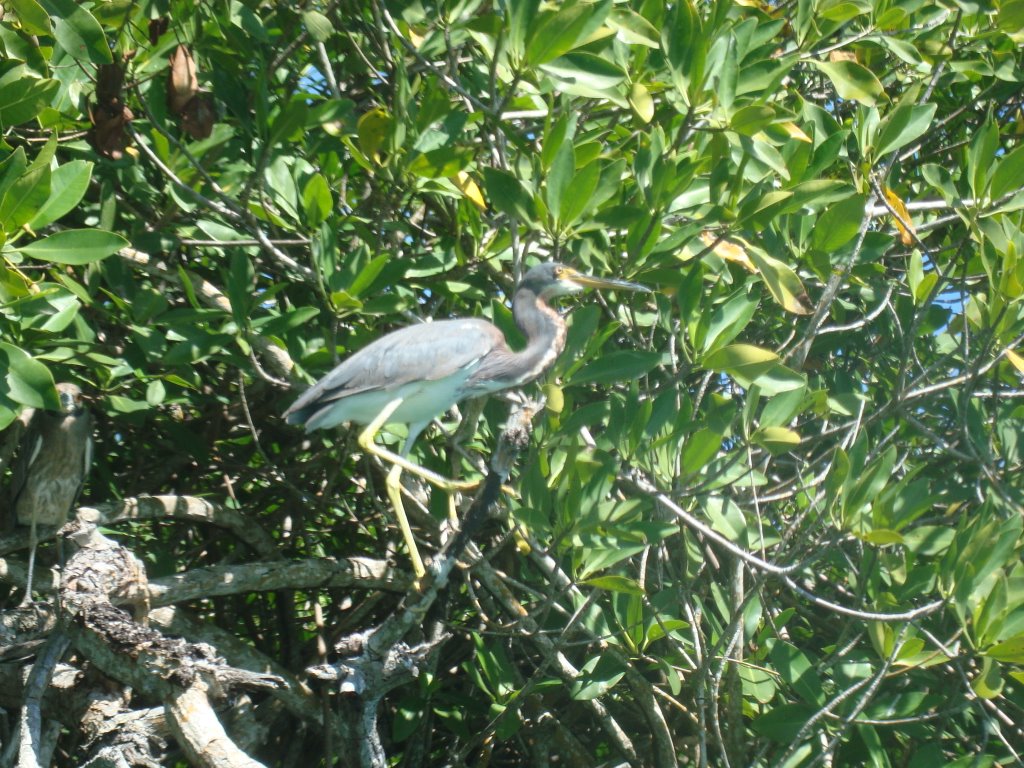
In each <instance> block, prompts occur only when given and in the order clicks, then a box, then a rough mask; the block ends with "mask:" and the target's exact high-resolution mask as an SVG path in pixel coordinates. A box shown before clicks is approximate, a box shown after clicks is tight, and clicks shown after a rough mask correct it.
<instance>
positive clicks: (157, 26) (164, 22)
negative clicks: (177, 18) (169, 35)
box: [149, 16, 171, 45]
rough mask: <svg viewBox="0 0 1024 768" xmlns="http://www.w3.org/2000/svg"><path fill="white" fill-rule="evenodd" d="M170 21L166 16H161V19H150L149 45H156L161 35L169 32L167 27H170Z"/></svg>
mask: <svg viewBox="0 0 1024 768" xmlns="http://www.w3.org/2000/svg"><path fill="white" fill-rule="evenodd" d="M170 21H171V20H170V19H169V18H167V17H166V16H161V17H160V18H159V19H150V21H149V44H150V45H156V44H157V43H158V42H159V41H160V35H162V34H163V33H164V32H166V31H167V27H168V26H169V25H170Z"/></svg>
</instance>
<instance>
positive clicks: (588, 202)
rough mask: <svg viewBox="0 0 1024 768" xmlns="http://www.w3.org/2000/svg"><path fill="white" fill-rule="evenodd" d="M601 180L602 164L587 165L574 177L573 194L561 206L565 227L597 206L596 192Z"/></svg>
mask: <svg viewBox="0 0 1024 768" xmlns="http://www.w3.org/2000/svg"><path fill="white" fill-rule="evenodd" d="M600 180H601V163H600V162H598V161H596V160H595V161H594V162H591V163H587V165H585V166H583V167H582V168H581V169H580V170H579V172H578V173H577V174H576V175H575V176H574V177H573V180H572V187H571V191H572V194H569V195H564V196H563V199H562V204H561V219H562V224H563V225H564V226H570V225H572V224H573V223H575V221H576V220H577V219H578V218H579V217H580V216H581V215H582V214H583V213H584V212H585V211H589V210H591V209H592V208H593V207H594V205H595V199H594V192H595V190H596V189H597V184H598V182H599V181H600Z"/></svg>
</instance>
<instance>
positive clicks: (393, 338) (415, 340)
mask: <svg viewBox="0 0 1024 768" xmlns="http://www.w3.org/2000/svg"><path fill="white" fill-rule="evenodd" d="M504 343H505V337H504V336H503V335H502V333H501V331H499V330H498V329H497V328H495V327H494V326H493V325H491V324H490V323H488V322H487V321H486V320H480V319H476V318H467V319H463V320H438V321H436V322H433V323H421V324H419V325H412V326H409V327H408V328H401V329H399V330H397V331H393V332H392V333H389V334H387V335H386V336H383V337H382V338H380V339H377V340H376V341H375V342H373V343H372V344H369V345H368V346H366V347H363V348H362V349H361V350H359V351H358V352H356V353H355V354H353V355H352V356H351V357H348V358H346V359H345V360H343V361H342V362H341V363H340V364H339V365H338V366H337V367H336V368H335V369H334V370H333V371H331V372H330V373H328V374H327V375H326V376H325V377H324V378H322V379H321V380H320V381H318V382H317V383H316V384H314V385H313V386H312V387H311V388H310V389H309V390H308V391H307V392H306V393H305V394H304V395H303V396H302V397H300V398H299V399H298V400H296V401H295V404H294V405H292V407H291V408H289V409H288V410H287V411H286V412H285V417H286V418H287V419H288V421H289V422H291V423H293V424H294V423H298V422H301V421H305V420H306V418H307V417H308V416H309V415H310V414H311V413H312V412H315V411H318V410H320V409H321V408H323V406H324V405H326V404H327V403H330V402H333V401H335V400H339V399H341V398H343V397H348V396H350V395H355V394H359V393H360V392H368V391H372V390H381V389H385V390H387V389H397V388H398V387H401V386H403V385H404V384H408V383H410V382H414V381H436V380H438V379H443V378H445V377H447V376H451V375H452V374H454V373H456V372H458V371H460V370H462V369H464V368H466V367H467V366H470V365H472V364H473V363H475V362H476V361H477V360H479V359H481V358H482V357H483V356H484V355H486V354H487V353H488V352H490V351H491V350H492V349H494V348H495V347H496V346H499V345H503V344H504Z"/></svg>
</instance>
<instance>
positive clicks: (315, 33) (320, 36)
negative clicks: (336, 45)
mask: <svg viewBox="0 0 1024 768" xmlns="http://www.w3.org/2000/svg"><path fill="white" fill-rule="evenodd" d="M302 23H303V24H305V25H306V29H308V30H309V34H310V36H311V37H312V38H313V39H314V40H316V41H317V42H318V43H323V42H326V41H327V40H330V38H331V35H333V34H334V25H333V24H332V23H331V20H330V19H328V18H327V17H326V16H324V15H323V14H322V13H320V11H315V10H309V11H303V12H302Z"/></svg>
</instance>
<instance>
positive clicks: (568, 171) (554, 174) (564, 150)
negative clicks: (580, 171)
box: [544, 141, 576, 228]
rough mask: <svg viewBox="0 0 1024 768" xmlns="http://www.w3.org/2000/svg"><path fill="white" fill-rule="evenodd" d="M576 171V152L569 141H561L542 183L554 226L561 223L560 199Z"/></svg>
mask: <svg viewBox="0 0 1024 768" xmlns="http://www.w3.org/2000/svg"><path fill="white" fill-rule="evenodd" d="M575 173H576V154H575V152H574V150H573V145H572V142H571V141H563V142H562V146H560V147H559V148H558V151H557V152H556V153H555V157H554V161H553V162H552V163H551V168H550V169H549V170H548V177H547V183H546V184H545V185H544V199H545V201H546V202H547V204H548V211H549V212H550V213H551V217H552V218H553V219H554V221H555V226H556V228H560V225H561V224H562V218H561V213H562V200H563V199H564V198H565V197H566V196H567V194H568V192H569V187H570V185H571V184H572V180H573V176H574V175H575Z"/></svg>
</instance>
